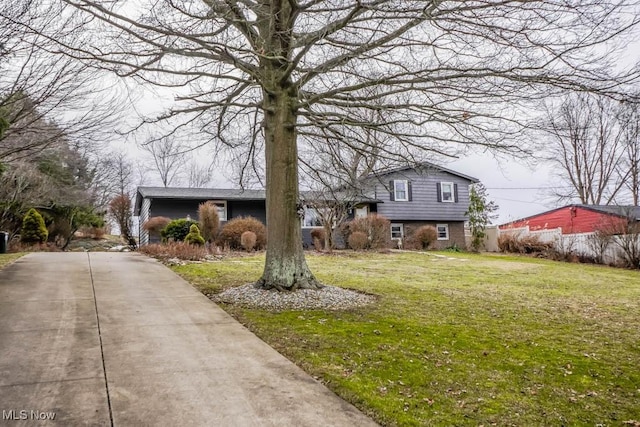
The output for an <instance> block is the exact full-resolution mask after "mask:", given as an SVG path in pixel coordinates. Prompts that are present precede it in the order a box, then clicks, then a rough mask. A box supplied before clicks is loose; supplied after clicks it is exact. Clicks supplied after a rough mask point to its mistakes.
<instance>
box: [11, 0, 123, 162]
mask: <svg viewBox="0 0 640 427" xmlns="http://www.w3.org/2000/svg"><path fill="white" fill-rule="evenodd" d="M57 12H59V11H58V10H56V9H55V8H53V9H51V10H50V9H48V8H47V4H46V2H45V1H43V0H12V1H6V2H0V161H2V162H5V163H6V162H11V161H15V160H20V159H22V158H25V157H29V156H31V155H33V154H34V153H37V152H39V151H41V150H43V149H46V148H47V147H50V146H52V145H55V144H56V143H57V142H59V141H66V140H69V139H73V140H74V143H76V144H79V143H81V142H82V143H85V144H87V145H92V146H96V145H98V144H101V143H102V142H104V141H108V140H110V139H111V138H112V137H113V135H114V132H113V130H114V129H115V128H116V127H117V126H116V125H117V123H118V120H119V119H121V114H119V113H120V112H121V111H122V108H118V103H119V97H118V92H117V91H114V88H113V84H114V83H115V80H114V79H113V78H112V77H110V76H108V75H105V74H102V75H101V74H100V73H99V72H98V71H97V70H95V69H92V68H91V67H90V65H89V64H86V63H82V62H79V61H77V60H75V59H73V58H70V57H65V56H61V55H58V54H56V52H57V51H58V50H59V49H58V46H57V44H56V43H55V42H54V40H53V38H61V37H64V36H65V35H66V34H68V32H69V31H70V30H69V29H67V26H66V25H60V24H63V23H64V21H65V19H62V18H61V17H60V15H59V14H58V13H57ZM53 22H55V23H56V24H53ZM101 81H103V82H105V83H107V84H102V83H101ZM109 83H111V84H109Z"/></svg>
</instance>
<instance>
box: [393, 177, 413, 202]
mask: <svg viewBox="0 0 640 427" xmlns="http://www.w3.org/2000/svg"><path fill="white" fill-rule="evenodd" d="M396 182H404V195H405V196H404V198H400V197H398V191H397V190H396ZM393 200H394V201H395V202H408V201H409V181H408V180H406V179H394V180H393Z"/></svg>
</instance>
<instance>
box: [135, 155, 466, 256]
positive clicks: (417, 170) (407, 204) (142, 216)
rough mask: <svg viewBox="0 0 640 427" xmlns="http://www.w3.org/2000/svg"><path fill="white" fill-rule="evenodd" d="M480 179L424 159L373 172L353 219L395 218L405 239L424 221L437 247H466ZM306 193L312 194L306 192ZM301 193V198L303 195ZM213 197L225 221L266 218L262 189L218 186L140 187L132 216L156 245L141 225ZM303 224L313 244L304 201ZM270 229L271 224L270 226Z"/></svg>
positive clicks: (188, 211) (180, 214)
mask: <svg viewBox="0 0 640 427" xmlns="http://www.w3.org/2000/svg"><path fill="white" fill-rule="evenodd" d="M476 182H478V180H477V179H476V178H473V177H470V176H467V175H464V174H462V173H459V172H456V171H453V170H450V169H447V168H444V167H440V166H436V165H434V164H431V163H423V164H421V165H420V166H414V167H403V168H397V169H393V170H388V171H385V172H381V173H377V174H373V175H370V176H368V177H366V178H364V179H362V193H361V196H360V197H359V198H358V199H357V200H355V201H353V209H351V211H350V217H352V218H355V217H360V216H366V215H367V214H369V213H378V214H380V215H383V216H385V217H386V218H388V219H389V220H390V221H391V236H390V237H391V238H392V239H394V240H399V241H402V240H403V239H405V238H406V237H407V236H410V235H411V233H412V231H413V230H415V229H416V228H418V227H420V226H422V225H432V226H433V227H435V228H436V230H437V235H438V237H437V242H436V244H435V247H436V248H446V247H449V246H452V245H454V244H455V245H457V246H459V247H464V246H465V236H464V234H465V233H464V223H465V221H466V220H467V219H468V218H467V216H466V212H467V210H468V208H469V186H470V185H471V184H473V183H476ZM306 194H307V195H308V194H309V193H306ZM304 197H305V193H304V192H303V193H302V195H301V198H302V199H304ZM205 201H212V202H214V203H215V204H216V205H217V206H218V213H219V216H220V221H221V223H224V222H226V221H228V220H230V219H232V218H235V217H239V216H253V217H255V218H257V219H259V220H260V221H262V222H266V207H265V192H264V190H233V189H217V188H171V187H139V188H138V189H137V194H136V199H135V208H134V215H136V216H137V217H138V219H139V221H138V223H139V224H140V225H139V228H138V233H139V241H140V244H141V245H145V244H148V243H152V242H153V241H154V239H157V236H149V233H148V232H146V231H145V230H144V229H143V228H142V224H144V222H145V221H147V220H148V219H149V218H151V217H154V216H164V217H168V218H171V219H177V218H187V217H190V218H192V219H194V220H195V219H196V218H197V211H198V205H199V204H200V203H203V202H205ZM302 206H303V209H304V212H303V213H302V219H301V227H302V232H303V233H302V234H303V240H304V242H303V243H304V244H305V246H310V245H311V244H312V239H311V230H312V229H314V228H318V227H321V223H320V221H319V217H318V215H317V213H316V212H314V209H313V208H311V207H310V206H308V205H305V203H304V200H303V201H302ZM266 225H267V227H269V224H266Z"/></svg>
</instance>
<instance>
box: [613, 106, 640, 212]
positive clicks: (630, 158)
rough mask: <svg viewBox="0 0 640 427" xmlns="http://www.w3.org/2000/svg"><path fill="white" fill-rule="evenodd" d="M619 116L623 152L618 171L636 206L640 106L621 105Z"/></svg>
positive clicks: (639, 180)
mask: <svg viewBox="0 0 640 427" xmlns="http://www.w3.org/2000/svg"><path fill="white" fill-rule="evenodd" d="M619 117H620V125H621V126H622V132H623V136H622V146H623V153H622V163H621V164H620V167H619V172H618V173H619V174H620V175H621V176H622V178H623V180H624V183H625V187H626V190H627V191H628V192H629V195H630V200H631V202H632V203H633V205H634V206H640V106H638V105H637V104H625V105H623V106H621V111H620V112H619Z"/></svg>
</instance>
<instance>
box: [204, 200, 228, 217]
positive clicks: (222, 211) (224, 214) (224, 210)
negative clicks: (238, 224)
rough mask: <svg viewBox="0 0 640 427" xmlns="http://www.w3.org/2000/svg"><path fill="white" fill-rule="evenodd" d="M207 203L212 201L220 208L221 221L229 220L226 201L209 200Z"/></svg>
mask: <svg viewBox="0 0 640 427" xmlns="http://www.w3.org/2000/svg"><path fill="white" fill-rule="evenodd" d="M207 201H208V202H209V201H210V202H211V203H213V204H214V205H216V208H218V218H220V221H226V220H227V202H226V201H224V200H207Z"/></svg>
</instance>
